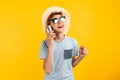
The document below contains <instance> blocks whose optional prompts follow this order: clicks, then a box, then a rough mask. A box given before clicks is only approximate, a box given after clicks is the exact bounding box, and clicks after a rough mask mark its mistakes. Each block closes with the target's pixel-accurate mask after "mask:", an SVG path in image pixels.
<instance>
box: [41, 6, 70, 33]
mask: <svg viewBox="0 0 120 80" xmlns="http://www.w3.org/2000/svg"><path fill="white" fill-rule="evenodd" d="M53 12H62V14H63V15H64V16H65V17H66V20H65V31H64V34H66V33H67V32H68V30H69V26H70V15H69V13H68V12H67V11H66V10H65V9H64V8H61V7H58V6H53V7H50V8H47V10H45V11H44V13H43V15H42V27H43V31H44V33H47V27H48V24H47V20H48V17H49V15H50V14H51V13H53Z"/></svg>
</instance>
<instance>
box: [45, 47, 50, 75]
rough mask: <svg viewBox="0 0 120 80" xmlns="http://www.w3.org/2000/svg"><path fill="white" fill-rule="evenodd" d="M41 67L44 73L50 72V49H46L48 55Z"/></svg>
mask: <svg viewBox="0 0 120 80" xmlns="http://www.w3.org/2000/svg"><path fill="white" fill-rule="evenodd" d="M43 69H44V71H45V73H48V74H50V72H51V70H52V49H48V55H47V57H46V59H45V60H44V64H43Z"/></svg>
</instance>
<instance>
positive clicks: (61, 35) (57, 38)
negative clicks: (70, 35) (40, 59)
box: [55, 33, 65, 41]
mask: <svg viewBox="0 0 120 80" xmlns="http://www.w3.org/2000/svg"><path fill="white" fill-rule="evenodd" d="M64 37H65V35H64V33H56V37H55V40H56V41H62V40H63V39H64Z"/></svg>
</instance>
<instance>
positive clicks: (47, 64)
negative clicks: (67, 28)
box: [43, 31, 55, 74]
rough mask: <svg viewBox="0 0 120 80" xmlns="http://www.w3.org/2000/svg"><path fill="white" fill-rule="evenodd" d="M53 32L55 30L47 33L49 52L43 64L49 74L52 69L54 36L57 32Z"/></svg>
mask: <svg viewBox="0 0 120 80" xmlns="http://www.w3.org/2000/svg"><path fill="white" fill-rule="evenodd" d="M53 32H54V31H51V32H49V33H48V34H47V41H48V52H47V56H46V58H45V60H44V64H43V69H44V71H45V73H47V74H50V73H51V71H52V48H53V38H54V37H55V33H53Z"/></svg>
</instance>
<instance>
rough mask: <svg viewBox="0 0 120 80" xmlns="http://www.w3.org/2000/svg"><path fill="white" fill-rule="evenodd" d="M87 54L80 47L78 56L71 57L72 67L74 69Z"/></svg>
mask: <svg viewBox="0 0 120 80" xmlns="http://www.w3.org/2000/svg"><path fill="white" fill-rule="evenodd" d="M87 53H88V52H87V50H86V49H85V48H84V47H83V46H81V47H80V51H79V56H78V57H77V58H75V56H73V58H72V66H73V67H75V66H76V65H77V64H78V63H79V62H80V61H81V60H82V59H83V58H84V57H85V56H86V54H87Z"/></svg>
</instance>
